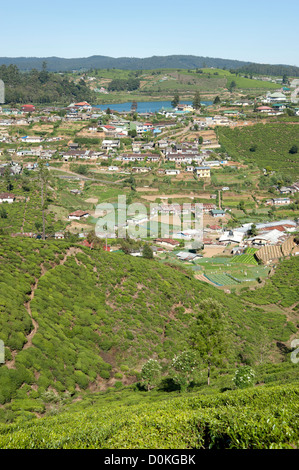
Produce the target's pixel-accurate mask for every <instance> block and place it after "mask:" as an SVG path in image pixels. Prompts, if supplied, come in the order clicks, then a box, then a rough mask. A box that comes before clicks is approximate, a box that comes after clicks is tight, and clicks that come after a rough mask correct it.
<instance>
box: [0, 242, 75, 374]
mask: <svg viewBox="0 0 299 470" xmlns="http://www.w3.org/2000/svg"><path fill="white" fill-rule="evenodd" d="M77 253H82V250H81V249H80V248H77V247H71V248H69V249H68V250H67V251H66V253H65V256H64V258H63V259H62V260H60V262H59V266H61V265H63V264H64V263H65V262H66V260H67V259H68V257H69V256H73V255H74V256H75V259H76V263H77V264H79V261H78V260H77V258H76V254H77ZM55 267H56V265H55V266H53V268H52V269H55ZM47 272H48V271H47V270H46V269H45V267H44V265H43V264H42V265H41V275H40V277H39V278H35V283H34V285H33V286H32V288H31V292H30V298H29V300H28V302H25V304H24V306H25V308H26V310H27V312H28V314H29V316H30V318H31V321H32V324H33V329H32V330H31V331H30V333H29V334H28V335H27V336H26V343H25V344H24V346H23V349H22V350H25V349H28V348H30V347H32V346H33V344H32V341H33V338H34V336H35V335H36V333H37V330H38V328H39V325H38V322H37V321H36V320H35V319H34V318H33V316H32V312H31V302H32V300H33V299H34V294H35V291H36V289H37V288H38V284H39V282H40V280H41V278H42V277H43V276H44V275H45V274H46V273H47ZM17 353H18V351H12V353H11V354H12V360H10V361H7V362H5V365H6V367H7V368H8V369H15V368H16V367H15V360H16V355H17Z"/></svg>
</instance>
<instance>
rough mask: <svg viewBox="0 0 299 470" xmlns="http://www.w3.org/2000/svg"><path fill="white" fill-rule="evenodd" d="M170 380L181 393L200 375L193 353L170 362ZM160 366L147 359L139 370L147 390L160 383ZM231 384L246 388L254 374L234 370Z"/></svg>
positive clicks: (177, 357) (196, 359)
mask: <svg viewBox="0 0 299 470" xmlns="http://www.w3.org/2000/svg"><path fill="white" fill-rule="evenodd" d="M170 367H171V376H172V377H171V378H172V380H173V381H174V383H175V384H177V386H178V387H179V388H180V390H181V391H182V392H185V391H186V390H187V389H188V387H189V386H190V384H191V383H192V382H193V381H195V380H196V379H197V377H198V375H199V373H200V362H199V360H198V356H197V354H196V353H195V352H194V351H183V352H182V353H180V354H178V355H176V356H174V358H173V359H172V361H171V365H170ZM161 375H162V366H161V365H160V364H159V362H158V361H157V360H156V359H149V361H147V362H146V363H145V364H144V365H143V367H142V370H141V376H142V380H143V384H144V385H145V387H146V388H147V390H148V391H149V390H151V389H153V388H154V387H156V386H157V385H158V384H159V382H160V381H161ZM233 383H234V385H235V386H236V387H237V388H246V387H250V386H253V385H254V384H255V372H254V370H253V369H252V368H251V367H250V366H247V365H245V366H241V367H239V368H237V369H236V371H235V375H234V377H233Z"/></svg>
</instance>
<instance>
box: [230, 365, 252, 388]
mask: <svg viewBox="0 0 299 470" xmlns="http://www.w3.org/2000/svg"><path fill="white" fill-rule="evenodd" d="M233 381H234V383H235V386H236V387H237V388H246V387H251V386H253V385H254V384H255V372H254V370H253V369H252V368H251V367H250V366H243V367H240V368H239V369H237V370H236V373H235V376H234V378H233Z"/></svg>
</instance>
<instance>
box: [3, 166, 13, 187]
mask: <svg viewBox="0 0 299 470" xmlns="http://www.w3.org/2000/svg"><path fill="white" fill-rule="evenodd" d="M4 179H5V186H6V189H7V191H11V190H12V189H13V184H12V181H11V173H10V167H9V166H6V168H5V170H4Z"/></svg>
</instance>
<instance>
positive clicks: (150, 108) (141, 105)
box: [94, 101, 212, 113]
mask: <svg viewBox="0 0 299 470" xmlns="http://www.w3.org/2000/svg"><path fill="white" fill-rule="evenodd" d="M180 104H191V105H192V101H180ZM202 104H204V105H206V106H210V105H211V104H212V101H202ZM131 106H132V101H130V102H127V103H111V104H98V105H96V106H94V107H95V108H100V109H101V110H102V111H106V109H107V108H110V109H111V110H114V111H118V112H122V111H125V112H129V111H131ZM171 107H172V106H171V101H137V113H155V112H157V111H160V110H161V109H162V108H164V109H169V108H171Z"/></svg>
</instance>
